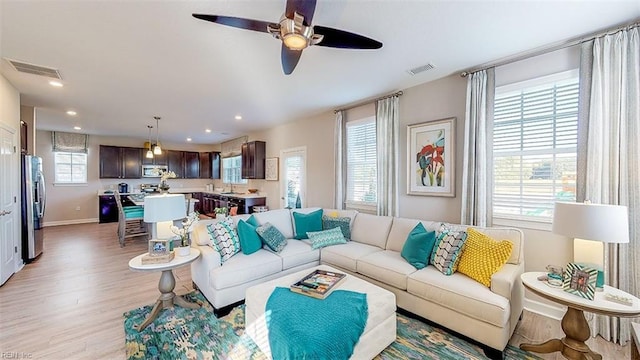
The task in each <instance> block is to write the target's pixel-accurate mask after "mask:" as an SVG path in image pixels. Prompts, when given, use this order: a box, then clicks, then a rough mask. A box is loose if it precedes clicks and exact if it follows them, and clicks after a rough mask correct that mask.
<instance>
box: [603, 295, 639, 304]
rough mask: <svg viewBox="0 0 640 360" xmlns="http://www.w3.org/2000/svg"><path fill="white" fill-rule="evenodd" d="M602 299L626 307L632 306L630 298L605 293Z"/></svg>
mask: <svg viewBox="0 0 640 360" xmlns="http://www.w3.org/2000/svg"><path fill="white" fill-rule="evenodd" d="M604 298H605V299H606V300H607V301H611V302H614V303H618V304H622V305H627V306H633V299H632V298H630V297H626V296H622V295H614V294H610V293H606V294H604Z"/></svg>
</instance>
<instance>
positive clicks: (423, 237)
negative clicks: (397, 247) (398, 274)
mask: <svg viewBox="0 0 640 360" xmlns="http://www.w3.org/2000/svg"><path fill="white" fill-rule="evenodd" d="M435 243H436V232H435V231H429V232H427V230H426V229H425V228H424V225H422V223H418V225H416V226H415V227H414V228H413V230H411V232H410V233H409V236H407V241H405V243H404V246H403V247H402V252H401V253H400V255H401V256H402V257H403V258H404V259H405V260H407V262H408V263H409V264H411V265H413V266H414V267H415V268H416V269H423V268H425V267H426V266H427V265H429V257H430V256H431V251H432V250H433V246H434V245H435Z"/></svg>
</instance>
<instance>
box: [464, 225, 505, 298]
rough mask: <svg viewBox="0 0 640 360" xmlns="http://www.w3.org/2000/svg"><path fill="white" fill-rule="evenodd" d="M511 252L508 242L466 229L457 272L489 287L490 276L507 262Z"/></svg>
mask: <svg viewBox="0 0 640 360" xmlns="http://www.w3.org/2000/svg"><path fill="white" fill-rule="evenodd" d="M512 250H513V244H512V243H511V242H510V241H508V240H502V241H496V240H494V239H492V238H491V237H489V236H487V235H485V234H483V233H481V232H479V231H478V230H475V229H473V228H468V229H467V243H466V245H465V247H464V250H463V251H462V255H460V263H459V264H458V272H460V273H463V274H465V275H467V276H468V277H470V278H472V279H474V280H475V281H477V282H479V283H481V284H483V285H484V286H486V287H490V286H491V275H493V274H495V273H496V272H497V271H498V270H500V268H501V267H502V265H504V264H505V263H506V262H507V260H508V259H509V257H510V256H511V251H512Z"/></svg>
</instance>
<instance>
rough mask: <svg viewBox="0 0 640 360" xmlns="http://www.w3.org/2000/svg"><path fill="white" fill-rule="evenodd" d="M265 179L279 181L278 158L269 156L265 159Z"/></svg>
mask: <svg viewBox="0 0 640 360" xmlns="http://www.w3.org/2000/svg"><path fill="white" fill-rule="evenodd" d="M264 179H265V180H271V181H278V158H277V157H273V158H268V159H266V160H265V161H264Z"/></svg>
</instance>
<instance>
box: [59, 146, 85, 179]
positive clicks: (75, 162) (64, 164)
mask: <svg viewBox="0 0 640 360" xmlns="http://www.w3.org/2000/svg"><path fill="white" fill-rule="evenodd" d="M53 157H54V169H55V181H54V182H55V183H56V184H85V183H86V182H87V154H85V153H73V152H54V153H53Z"/></svg>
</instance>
